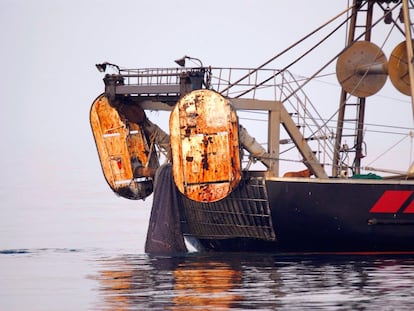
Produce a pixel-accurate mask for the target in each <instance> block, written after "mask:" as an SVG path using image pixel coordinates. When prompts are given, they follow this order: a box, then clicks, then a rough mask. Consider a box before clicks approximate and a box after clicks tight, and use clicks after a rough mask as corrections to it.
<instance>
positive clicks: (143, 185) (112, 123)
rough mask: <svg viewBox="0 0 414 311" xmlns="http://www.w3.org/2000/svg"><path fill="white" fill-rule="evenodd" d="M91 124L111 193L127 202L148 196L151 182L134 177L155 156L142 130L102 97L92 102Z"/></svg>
mask: <svg viewBox="0 0 414 311" xmlns="http://www.w3.org/2000/svg"><path fill="white" fill-rule="evenodd" d="M90 123H91V127H92V132H93V136H94V138H95V144H96V147H97V150H98V154H99V159H100V162H101V166H102V170H103V173H104V176H105V179H106V181H107V182H108V184H109V186H110V187H111V189H112V190H113V191H114V192H115V193H117V194H118V195H120V196H122V197H125V198H127V199H134V200H137V199H144V198H146V197H147V196H149V195H150V194H151V193H152V190H153V189H152V188H153V184H152V178H150V177H146V176H137V174H134V172H136V171H138V169H139V168H141V167H146V166H147V165H148V164H149V162H150V161H149V160H150V157H154V156H156V154H155V153H154V152H149V149H150V148H149V146H148V143H147V140H146V137H145V135H144V133H143V131H142V129H141V127H140V126H139V125H138V124H136V123H133V122H128V120H127V119H126V118H125V117H123V116H121V115H120V114H119V113H118V111H117V110H116V109H115V108H113V107H112V106H111V105H110V104H109V101H108V98H107V97H106V96H105V95H101V96H99V97H98V98H97V99H96V100H95V101H94V102H93V104H92V107H91V110H90ZM151 160H152V161H151V163H154V161H153V159H151ZM156 162H157V161H156ZM157 163H158V162H157Z"/></svg>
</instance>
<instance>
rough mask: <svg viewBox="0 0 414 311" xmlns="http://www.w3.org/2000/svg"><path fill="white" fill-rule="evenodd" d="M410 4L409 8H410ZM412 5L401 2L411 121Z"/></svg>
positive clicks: (413, 74)
mask: <svg viewBox="0 0 414 311" xmlns="http://www.w3.org/2000/svg"><path fill="white" fill-rule="evenodd" d="M410 3H411V6H410ZM413 9H414V8H413V4H412V2H411V1H410V2H409V0H402V13H403V20H404V30H405V41H406V48H407V59H408V60H409V61H408V62H407V65H408V74H409V84H410V97H411V106H412V110H413V119H414V97H413V95H414V93H413V89H414V67H413V66H414V65H413V60H414V59H413V42H412V33H411V20H410V13H409V12H410V10H413Z"/></svg>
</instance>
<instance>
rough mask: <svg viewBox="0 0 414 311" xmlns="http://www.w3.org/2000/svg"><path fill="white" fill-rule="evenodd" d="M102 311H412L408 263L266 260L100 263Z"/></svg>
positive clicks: (413, 274)
mask: <svg viewBox="0 0 414 311" xmlns="http://www.w3.org/2000/svg"><path fill="white" fill-rule="evenodd" d="M98 264H99V273H98V274H97V275H96V276H95V277H94V278H95V279H97V280H98V284H99V286H98V290H99V294H100V297H101V298H102V299H101V302H100V303H99V304H98V305H97V309H99V310H105V309H106V310H144V309H146V310H149V309H150V310H212V309H214V310H244V309H256V310H274V309H282V310H283V309H285V310H287V309H295V308H296V309H303V308H311V309H313V308H322V309H324V308H326V309H332V308H333V309H338V308H339V309H365V308H369V309H371V308H379V309H384V306H385V307H386V308H387V307H388V306H390V308H391V309H395V308H398V309H399V310H404V309H407V310H408V309H410V306H412V304H413V303H414V298H413V297H414V281H413V280H414V260H413V259H410V258H400V259H389V258H379V259H376V258H371V257H369V258H343V257H339V258H322V259H321V258H303V257H299V258H290V257H278V256H271V255H262V254H256V255H251V254H239V255H235V254H234V255H222V254H215V255H203V254H191V255H187V256H182V257H154V258H151V257H148V256H146V255H136V256H122V257H117V258H106V259H99V261H98Z"/></svg>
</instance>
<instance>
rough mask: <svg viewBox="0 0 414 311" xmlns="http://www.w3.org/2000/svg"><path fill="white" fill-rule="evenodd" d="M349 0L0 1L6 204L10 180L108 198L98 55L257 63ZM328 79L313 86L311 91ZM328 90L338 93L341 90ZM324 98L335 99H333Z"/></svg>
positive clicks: (146, 61) (117, 59) (130, 63)
mask: <svg viewBox="0 0 414 311" xmlns="http://www.w3.org/2000/svg"><path fill="white" fill-rule="evenodd" d="M347 3H348V1H347V0H335V1H332V0H315V1H265V0H262V1H257V0H256V1H252V0H251V1H247V0H237V1H229V0H228V1H217V0H212V1H183V0H175V1H172V0H164V1H162V0H148V1H137V0H128V1H126V0H125V1H122V0H121V1H106V0H88V1H84V0H82V1H80V0H72V1H63V0H62V1H60V0H38V1H27V0H26V1H23V0H2V1H0V29H1V31H0V39H1V46H2V48H1V49H0V59H1V62H2V63H1V66H0V68H1V71H2V74H1V76H0V88H1V90H2V92H1V94H2V96H1V113H0V131H1V134H0V137H1V139H2V141H3V147H2V153H1V160H2V161H1V162H2V163H3V165H4V166H5V170H4V168H3V170H2V171H3V176H4V177H3V180H2V181H1V188H2V189H1V192H0V194H1V195H2V196H3V198H4V200H6V198H7V200H9V202H14V204H17V203H16V202H21V201H19V200H30V198H29V197H27V196H26V198H25V199H24V198H19V199H18V201H16V200H17V199H16V198H14V199H12V198H10V195H7V193H8V192H10V191H15V190H16V187H18V185H22V186H21V187H23V188H22V189H27V188H28V187H30V188H31V191H33V192H36V195H37V196H39V195H40V196H42V197H47V195H48V193H49V194H50V191H62V196H65V192H67V191H69V190H70V189H72V190H73V192H70V194H66V195H67V196H68V197H70V196H71V195H78V193H77V192H76V189H79V187H82V186H83V187H84V189H85V193H83V194H82V195H84V196H85V197H88V193H90V191H96V192H97V193H99V194H102V195H103V196H107V197H108V200H109V197H111V198H112V196H114V195H113V194H112V193H111V191H110V189H109V187H108V186H107V185H106V183H105V181H104V178H103V175H102V173H101V171H100V165H99V161H98V157H97V153H96V149H95V145H94V142H93V137H92V134H91V130H90V125H89V109H90V106H91V104H92V102H93V100H94V99H95V98H96V97H97V96H98V95H99V94H100V93H102V92H103V89H104V85H103V82H102V78H103V75H102V74H101V73H99V72H98V71H97V70H96V68H95V64H96V63H99V62H103V61H109V62H112V63H115V64H118V65H119V66H121V67H174V66H176V64H175V63H174V62H173V61H174V59H177V58H179V57H181V56H183V55H191V56H194V57H197V58H199V59H201V60H202V61H203V63H204V64H205V65H212V66H224V67H231V66H235V67H256V66H258V65H260V64H262V63H263V62H265V61H266V60H268V59H269V58H271V57H272V56H274V55H275V54H277V53H278V52H280V51H281V50H283V49H284V48H285V47H286V46H288V45H289V44H291V43H293V42H295V41H296V40H297V39H299V38H300V37H302V36H304V35H305V34H307V33H308V32H309V31H310V30H311V29H313V28H315V27H316V26H319V25H321V24H322V23H323V22H325V21H327V20H328V19H329V18H330V17H332V16H334V15H336V14H337V13H339V12H341V11H342V10H343V9H344V8H345V7H346V6H347ZM401 40H402V39H401ZM342 44H343V41H341V42H339V46H342ZM326 52H330V51H326ZM284 65H285V64H281V63H278V64H275V66H276V67H279V68H280V67H282V66H284ZM310 68H312V63H310V64H309V67H307V66H306V65H305V66H304V67H303V71H302V70H301V69H300V70H301V71H300V72H296V73H297V74H309V73H310V72H311V69H310ZM297 70H299V69H297ZM388 84H389V82H388ZM329 87H330V86H329V85H325V84H321V85H320V89H319V90H318V91H317V93H319V95H321V94H323V92H325V90H326V91H328V88H329ZM335 92H337V94H339V88H334V89H333V93H334V94H336V93H335ZM384 96H388V97H385V98H386V101H388V102H389V104H388V105H387V107H388V108H387V109H388V110H387V111H386V112H385V113H384V114H383V116H385V118H388V116H387V114H388V115H391V114H393V113H394V111H398V110H399V109H400V108H401V107H403V106H404V107H405V106H406V105H409V102H408V98H407V97H401V96H400V95H399V94H398V92H397V91H393V90H392V91H389V92H388V91H387V92H386V93H384ZM390 98H391V99H390ZM394 98H398V100H395V99H394ZM332 105H334V106H335V107H336V106H337V99H336V98H334V101H333V103H332ZM378 107H379V106H378ZM408 107H409V106H408ZM401 109H402V110H401V111H403V113H399V114H400V116H397V117H398V118H397V121H396V122H393V124H401V126H412V118H411V115H410V114H411V108H410V109H407V108H401ZM368 110H369V111H370V112H372V111H375V110H377V108H376V107H375V108H369V109H368ZM378 113H379V112H378ZM378 144H381V142H379V143H378ZM382 147H383V146H382ZM369 148H371V149H369V150H375V147H369ZM403 161H404V163H403V164H401V165H400V168H403V167H407V165H408V160H407V158H406V157H404V160H403ZM380 164H381V165H382V164H384V163H380ZM4 172H5V173H4ZM57 185H59V186H60V187H58V186H57ZM62 185H64V186H65V187H64V188H62ZM68 189H69V190H68ZM46 190H47V191H46ZM90 195H91V194H90ZM23 197H24V195H23ZM116 199H117V200H120V199H118V198H116ZM22 202H23V201H22ZM119 202H122V203H120V204H136V202H133V203H127V201H126V200H123V201H119Z"/></svg>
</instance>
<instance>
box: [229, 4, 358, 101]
mask: <svg viewBox="0 0 414 311" xmlns="http://www.w3.org/2000/svg"><path fill="white" fill-rule="evenodd" d="M353 7H354V6H353V5H352V6H351V7H348V8H346V9H345V10H344V11H342V12H341V13H339V14H337V15H336V16H334V17H333V18H331V19H330V20H328V21H327V22H326V23H325V24H323V25H321V26H319V27H318V28H316V29H315V30H313V31H311V32H310V33H309V34H307V35H305V36H304V37H302V38H301V39H299V40H298V41H296V42H295V43H293V44H292V45H290V46H288V47H287V48H286V49H284V50H283V51H282V52H280V53H278V54H277V55H275V56H273V57H272V58H270V59H269V60H268V61H266V62H265V63H263V64H262V65H260V66H259V67H257V68H255V69H254V70H253V71H251V72H249V73H247V74H246V75H244V76H243V77H241V78H240V79H238V80H237V81H235V82H233V83H231V84H230V85H229V86H227V87H226V88H225V89H224V90H222V91H221V93H222V94H223V93H224V92H226V91H227V90H229V89H230V88H232V87H233V86H235V85H238V84H239V83H240V82H241V81H243V80H244V79H246V78H248V77H250V76H251V75H253V74H254V73H255V72H257V71H258V70H260V69H262V68H263V67H265V66H266V65H268V64H270V63H271V62H273V61H274V60H275V59H277V58H278V57H280V56H282V55H283V54H285V53H286V52H288V51H290V50H291V49H292V48H294V47H295V46H297V45H298V44H300V43H302V42H303V41H305V40H306V39H308V38H310V37H311V36H313V35H314V34H315V33H317V32H318V31H320V30H321V29H323V28H324V27H326V26H327V25H329V24H330V23H332V22H333V21H335V20H336V19H337V18H339V17H340V16H342V15H343V14H345V13H347V12H348V11H349V10H351V9H352V8H353ZM286 69H287V68H286ZM276 75H277V74H276ZM276 75H275V76H276ZM273 77H274V76H273ZM273 77H272V78H273ZM258 86H260V85H258ZM250 91H251V90H249V92H250Z"/></svg>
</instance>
